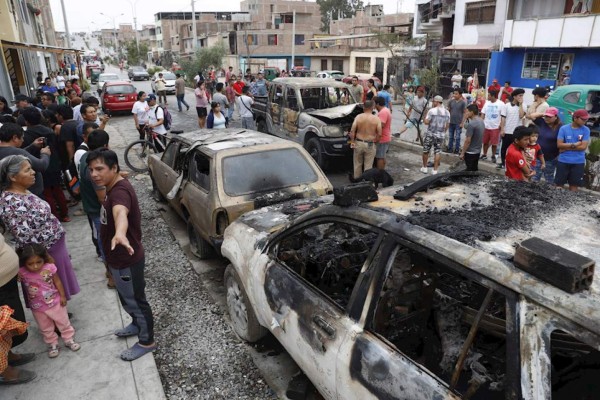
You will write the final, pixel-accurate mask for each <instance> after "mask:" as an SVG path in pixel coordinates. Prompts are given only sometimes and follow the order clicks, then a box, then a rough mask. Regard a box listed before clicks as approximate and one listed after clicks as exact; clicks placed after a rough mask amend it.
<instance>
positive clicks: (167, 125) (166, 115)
mask: <svg viewBox="0 0 600 400" xmlns="http://www.w3.org/2000/svg"><path fill="white" fill-rule="evenodd" d="M159 108H162V110H163V115H164V119H163V126H164V127H165V129H166V130H170V129H171V125H173V117H172V116H171V113H170V112H169V110H167V109H166V108H165V107H163V106H156V110H154V115H155V116H156V119H158V116H157V112H158V109H159Z"/></svg>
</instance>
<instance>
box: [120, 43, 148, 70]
mask: <svg viewBox="0 0 600 400" xmlns="http://www.w3.org/2000/svg"><path fill="white" fill-rule="evenodd" d="M125 51H126V52H127V62H128V63H129V65H137V64H140V63H141V62H142V61H144V60H146V56H147V54H148V45H147V44H146V43H144V42H141V43H140V45H139V51H138V46H137V44H136V43H135V40H130V41H129V42H127V43H125Z"/></svg>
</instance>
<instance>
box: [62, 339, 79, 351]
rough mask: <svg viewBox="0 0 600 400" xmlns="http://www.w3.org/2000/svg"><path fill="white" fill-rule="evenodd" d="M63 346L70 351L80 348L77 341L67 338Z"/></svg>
mask: <svg viewBox="0 0 600 400" xmlns="http://www.w3.org/2000/svg"><path fill="white" fill-rule="evenodd" d="M65 346H67V347H68V348H69V349H71V351H77V350H79V349H80V348H81V345H80V344H79V343H76V342H75V341H74V340H69V341H68V342H65Z"/></svg>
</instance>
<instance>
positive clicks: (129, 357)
mask: <svg viewBox="0 0 600 400" xmlns="http://www.w3.org/2000/svg"><path fill="white" fill-rule="evenodd" d="M156 349H157V346H156V343H155V344H154V345H152V346H150V347H142V346H141V345H140V344H139V343H136V344H134V345H133V346H131V347H130V348H129V349H127V350H125V351H123V352H122V353H121V360H123V361H133V360H137V359H138V358H140V357H141V356H143V355H144V354H147V353H152V352H153V351H154V350H156Z"/></svg>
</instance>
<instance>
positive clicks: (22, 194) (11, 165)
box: [0, 155, 79, 300]
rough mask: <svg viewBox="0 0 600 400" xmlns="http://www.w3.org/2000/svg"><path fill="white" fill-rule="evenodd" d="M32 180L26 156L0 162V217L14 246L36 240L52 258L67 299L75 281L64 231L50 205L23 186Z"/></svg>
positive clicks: (77, 287)
mask: <svg viewBox="0 0 600 400" xmlns="http://www.w3.org/2000/svg"><path fill="white" fill-rule="evenodd" d="M34 182H35V171H34V170H33V169H32V168H31V164H30V163H29V160H28V159H27V158H26V157H24V156H20V155H15V156H8V157H6V158H4V159H3V160H2V161H1V162H0V219H1V220H2V222H3V223H4V225H5V226H6V228H7V229H8V230H9V231H10V233H11V234H12V236H13V237H14V239H15V241H16V242H17V247H18V248H20V247H23V246H24V245H26V244H31V243H39V244H41V245H42V246H44V247H45V248H46V249H47V250H48V253H50V255H51V256H52V258H54V261H55V264H56V267H57V269H58V276H59V277H60V280H61V281H62V284H63V286H64V289H65V296H66V298H67V300H69V299H70V298H71V296H73V295H75V294H77V293H79V283H78V282H77V277H76V276H75V272H74V271H73V266H72V265H71V259H70V258H69V253H68V252H67V246H66V240H65V231H64V229H63V227H62V225H61V224H60V222H59V221H58V219H57V218H56V217H55V216H54V215H52V212H51V211H50V206H49V205H48V203H46V202H45V201H44V200H42V199H40V198H39V197H37V196H35V195H33V194H32V193H30V192H29V191H28V190H27V189H28V188H29V187H30V186H31V185H33V184H34Z"/></svg>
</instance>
